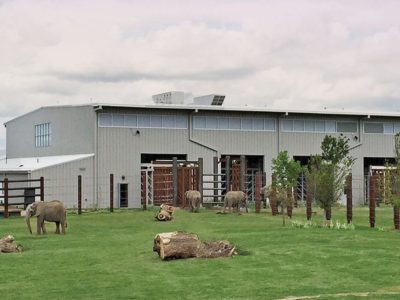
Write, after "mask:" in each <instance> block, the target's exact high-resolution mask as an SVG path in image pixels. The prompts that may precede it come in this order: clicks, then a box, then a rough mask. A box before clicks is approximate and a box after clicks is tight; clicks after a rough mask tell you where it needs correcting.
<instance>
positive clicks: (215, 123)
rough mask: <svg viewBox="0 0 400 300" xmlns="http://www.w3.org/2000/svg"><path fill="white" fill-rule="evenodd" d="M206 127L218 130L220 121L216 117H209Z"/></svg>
mask: <svg viewBox="0 0 400 300" xmlns="http://www.w3.org/2000/svg"><path fill="white" fill-rule="evenodd" d="M206 120H207V122H206V127H207V129H217V128H218V120H217V118H216V117H207V118H206Z"/></svg>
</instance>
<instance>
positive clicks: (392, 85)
mask: <svg viewBox="0 0 400 300" xmlns="http://www.w3.org/2000/svg"><path fill="white" fill-rule="evenodd" d="M399 12H400V1H398V0H393V1H391V0H382V1H369V0H360V1H357V0H345V1H340V0H334V1H333V0H332V1H328V0H325V1H324V0H314V1H313V0H293V1H285V0H277V1H268V0H264V1H256V0H218V1H215V0H212V1H211V0H210V1H209V0H201V1H200V0H197V1H190V0H181V1H176V0H168V1H167V0H163V1H162V0H160V1H156V0H154V1H153V0H147V1H143V0H140V1H122V0H121V1H117V0H113V1H82V0H81V1H74V0H72V1H71V0H70V1H40V0H35V1H33V0H32V1H18V0H14V1H8V0H0V104H1V110H0V122H2V123H4V122H5V121H7V120H9V119H12V118H14V117H16V116H18V115H20V114H23V113H26V112H28V111H31V110H33V109H36V108H38V107H40V106H45V105H55V104H82V103H89V102H91V101H92V102H111V103H151V95H153V94H157V93H160V92H164V91H170V90H181V91H185V92H191V93H192V94H193V95H194V96H199V95H204V94H210V93H221V94H225V95H226V96H227V97H226V100H225V102H226V105H232V106H241V105H244V104H247V105H252V106H261V107H267V108H292V109H317V110H320V109H324V108H325V107H326V108H327V109H344V110H357V111H359V110H362V111H366V110H368V111H391V112H393V111H400V101H399V99H400V17H399ZM4 148H5V129H4V128H3V127H1V129H0V149H4Z"/></svg>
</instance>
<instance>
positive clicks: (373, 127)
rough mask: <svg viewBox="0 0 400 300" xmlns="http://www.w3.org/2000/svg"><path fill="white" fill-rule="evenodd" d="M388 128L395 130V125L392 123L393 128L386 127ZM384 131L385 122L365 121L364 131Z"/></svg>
mask: <svg viewBox="0 0 400 300" xmlns="http://www.w3.org/2000/svg"><path fill="white" fill-rule="evenodd" d="M386 129H387V130H390V131H392V132H393V125H392V128H390V127H386ZM383 131H384V126H383V123H377V122H365V123H364V132H365V133H383Z"/></svg>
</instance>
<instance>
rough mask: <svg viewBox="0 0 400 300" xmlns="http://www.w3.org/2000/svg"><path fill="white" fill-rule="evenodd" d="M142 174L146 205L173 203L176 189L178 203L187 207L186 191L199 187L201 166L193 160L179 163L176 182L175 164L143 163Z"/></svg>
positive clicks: (142, 192) (143, 198)
mask: <svg viewBox="0 0 400 300" xmlns="http://www.w3.org/2000/svg"><path fill="white" fill-rule="evenodd" d="M141 175H142V178H141V189H142V191H141V195H142V205H143V206H144V207H145V206H148V205H149V206H152V205H161V204H163V203H166V204H170V205H173V202H174V189H176V195H177V203H176V204H177V205H179V206H181V207H185V206H186V203H185V202H186V201H185V192H186V191H187V190H198V189H199V167H198V165H195V164H194V163H193V162H180V163H179V164H178V165H177V167H176V183H175V184H174V167H173V164H165V163H163V164H158V163H152V164H142V167H141Z"/></svg>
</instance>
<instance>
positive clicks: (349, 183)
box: [346, 173, 353, 224]
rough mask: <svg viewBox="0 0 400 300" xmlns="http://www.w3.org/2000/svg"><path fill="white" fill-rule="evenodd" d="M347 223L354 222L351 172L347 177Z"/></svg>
mask: <svg viewBox="0 0 400 300" xmlns="http://www.w3.org/2000/svg"><path fill="white" fill-rule="evenodd" d="M346 181H347V182H346V200H347V203H346V204H347V205H346V208H347V224H350V223H352V222H353V176H352V174H351V173H350V174H349V175H348V176H347V178H346Z"/></svg>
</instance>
